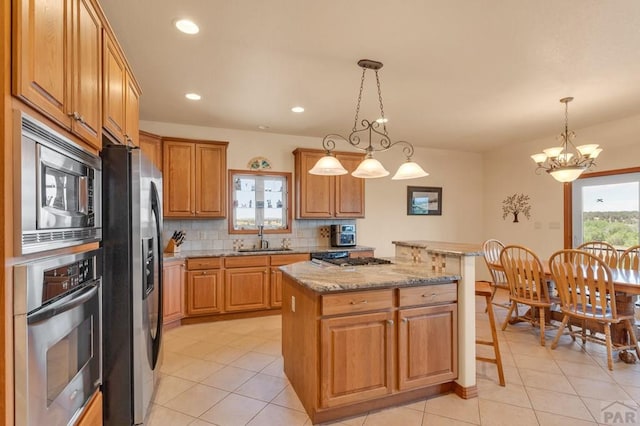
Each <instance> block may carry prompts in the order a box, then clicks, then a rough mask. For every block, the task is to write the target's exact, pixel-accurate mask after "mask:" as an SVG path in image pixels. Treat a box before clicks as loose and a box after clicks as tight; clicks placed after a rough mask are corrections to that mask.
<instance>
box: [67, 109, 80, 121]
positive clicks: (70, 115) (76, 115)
mask: <svg viewBox="0 0 640 426" xmlns="http://www.w3.org/2000/svg"><path fill="white" fill-rule="evenodd" d="M67 115H68V116H69V117H71V118H73V119H74V120H76V121H80V114H78V112H77V111H73V112H70V113H68V114H67Z"/></svg>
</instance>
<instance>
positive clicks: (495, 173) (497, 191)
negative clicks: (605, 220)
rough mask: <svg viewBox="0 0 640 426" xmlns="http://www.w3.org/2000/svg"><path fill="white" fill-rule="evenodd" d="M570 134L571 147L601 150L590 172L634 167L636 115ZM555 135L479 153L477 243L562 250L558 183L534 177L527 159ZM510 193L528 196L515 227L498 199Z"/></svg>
mask: <svg viewBox="0 0 640 426" xmlns="http://www.w3.org/2000/svg"><path fill="white" fill-rule="evenodd" d="M573 130H574V131H575V132H576V134H577V136H576V139H575V142H576V144H577V145H581V144H586V143H598V144H600V146H601V147H602V148H603V149H604V151H603V152H602V154H600V156H599V157H598V161H597V167H595V168H594V169H592V171H604V170H613V169H622V168H627V167H638V166H640V116H634V117H629V118H626V119H623V120H616V121H611V122H607V123H603V124H600V125H597V126H592V127H587V128H582V129H573ZM555 137H556V135H549V137H547V138H543V139H539V140H535V141H529V142H523V141H514V142H513V144H511V145H509V146H506V147H502V148H500V149H496V150H494V151H492V152H487V153H485V155H484V170H485V174H484V183H485V190H484V222H483V228H484V232H483V239H487V238H498V239H499V240H501V241H503V242H505V243H512V244H521V245H525V246H527V247H530V248H531V249H533V250H534V251H536V252H537V253H538V255H539V256H540V257H541V258H547V257H549V256H550V255H551V254H552V253H553V252H554V251H555V250H559V249H561V248H563V241H564V238H563V235H564V229H563V217H564V216H563V215H564V213H563V184H561V183H559V182H556V181H555V180H554V179H553V178H552V177H551V176H549V175H548V174H547V173H545V172H542V173H541V174H540V175H536V174H535V172H534V171H535V167H536V165H535V163H534V162H533V160H531V158H530V157H529V156H530V155H531V154H535V153H538V152H542V149H543V148H548V147H551V146H555V145H558V143H557V141H556V138H555ZM516 192H517V193H524V194H526V195H529V196H530V197H531V206H532V209H531V219H530V220H527V219H526V218H524V217H520V218H519V220H520V222H519V223H513V222H512V219H511V218H510V217H507V219H506V220H503V219H502V200H504V199H505V198H506V197H507V196H508V195H511V194H513V193H516Z"/></svg>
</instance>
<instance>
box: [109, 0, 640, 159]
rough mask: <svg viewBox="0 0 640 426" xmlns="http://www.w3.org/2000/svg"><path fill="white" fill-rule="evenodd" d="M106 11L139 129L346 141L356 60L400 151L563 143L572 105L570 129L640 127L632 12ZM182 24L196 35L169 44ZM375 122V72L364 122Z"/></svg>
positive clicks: (542, 2)
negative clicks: (157, 124) (188, 127)
mask: <svg viewBox="0 0 640 426" xmlns="http://www.w3.org/2000/svg"><path fill="white" fill-rule="evenodd" d="M101 3H102V6H103V8H104V10H105V13H106V15H107V17H108V19H109V21H110V23H111V25H112V27H113V29H114V31H115V32H116V34H117V37H118V39H119V41H120V43H121V45H122V46H123V49H124V50H125V53H126V55H127V58H128V60H129V62H130V64H131V66H132V68H133V71H134V73H135V75H136V77H137V79H138V81H139V82H140V84H141V86H142V90H143V96H142V98H141V109H140V116H141V119H142V120H149V121H164V122H175V123H184V124H193V125H201V126H210V127H222V128H231V129H244V130H258V126H259V125H265V126H269V129H268V130H265V131H267V132H273V133H284V134H294V135H305V136H318V137H322V136H324V135H325V134H327V133H341V134H343V135H347V134H348V133H349V131H350V129H351V127H352V125H353V117H354V114H355V103H356V98H357V92H358V88H359V84H360V74H361V69H360V68H359V67H358V66H357V65H356V62H357V60H358V59H361V58H368V59H374V60H378V61H381V62H383V63H384V68H382V70H381V71H380V78H381V84H382V96H383V100H384V109H385V115H386V116H387V117H388V118H389V123H388V125H387V128H388V131H389V134H390V136H391V139H392V140H398V139H404V140H408V141H410V142H412V143H413V144H414V145H417V146H426V147H431V148H443V149H455V150H468V151H483V150H487V149H490V148H492V147H496V146H500V145H504V144H508V143H514V142H523V141H527V140H532V139H535V138H539V137H546V136H549V135H554V134H556V133H560V131H561V130H562V128H563V120H564V110H563V105H562V104H560V103H559V102H558V100H559V99H560V98H562V97H565V96H574V97H575V100H574V101H573V102H572V103H571V104H570V106H569V127H570V129H575V128H580V127H586V126H589V125H593V124H597V123H600V122H604V121H609V120H612V119H617V118H622V117H628V116H631V115H635V114H640V1H638V0H609V1H602V0H482V1H477V0H399V1H389V0H384V1H383V0H323V1H317V0H254V1H248V0H181V1H176V0H102V1H101ZM185 17H187V18H191V19H193V20H194V21H196V22H197V24H198V25H199V26H200V29H201V31H200V33H199V34H197V35H193V36H189V35H185V34H182V33H179V32H178V31H177V30H176V29H175V28H174V26H173V22H174V21H175V20H176V19H179V18H185ZM187 92H197V93H200V94H201V95H202V96H203V98H202V100H201V101H198V102H193V101H187V100H186V99H185V98H184V94H185V93H187ZM294 105H302V106H304V107H305V108H306V111H305V112H304V113H303V114H295V113H292V112H291V111H290V108H291V107H292V106H294ZM377 108H378V105H377V94H376V88H375V79H374V74H373V73H372V72H368V73H367V80H366V82H365V92H364V95H363V106H362V109H361V117H362V118H368V119H375V118H378V116H379V112H378V110H377ZM578 136H579V135H578ZM553 141H554V139H553V137H551V138H550V144H553Z"/></svg>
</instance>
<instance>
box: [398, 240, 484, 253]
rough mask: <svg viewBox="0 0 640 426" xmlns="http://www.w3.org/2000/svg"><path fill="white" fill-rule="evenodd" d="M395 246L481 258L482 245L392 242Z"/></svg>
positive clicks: (424, 241)
mask: <svg viewBox="0 0 640 426" xmlns="http://www.w3.org/2000/svg"><path fill="white" fill-rule="evenodd" d="M392 243H393V244H395V245H396V246H402V247H416V248H421V249H426V250H428V251H431V252H435V253H443V254H450V255H457V256H482V255H483V251H482V245H481V244H473V243H452V242H446V241H428V240H413V241H392Z"/></svg>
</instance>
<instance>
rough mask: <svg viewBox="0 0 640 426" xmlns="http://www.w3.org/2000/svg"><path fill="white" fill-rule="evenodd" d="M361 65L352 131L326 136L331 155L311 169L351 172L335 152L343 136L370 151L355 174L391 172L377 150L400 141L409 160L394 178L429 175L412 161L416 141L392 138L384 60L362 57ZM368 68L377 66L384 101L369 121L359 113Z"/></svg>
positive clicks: (367, 175)
mask: <svg viewBox="0 0 640 426" xmlns="http://www.w3.org/2000/svg"><path fill="white" fill-rule="evenodd" d="M358 66H359V67H360V68H362V77H361V79H360V92H359V93H358V103H357V105H356V116H355V119H354V121H353V128H352V129H351V134H349V137H348V138H346V137H344V136H341V135H338V134H333V133H332V134H329V135H326V136H325V137H324V138H323V139H322V147H323V148H324V149H325V151H326V152H327V156H325V157H322V158H321V159H320V160H319V161H318V162H317V163H316V165H315V166H313V168H312V169H311V170H309V173H311V174H314V175H327V176H336V175H342V174H345V173H347V171H346V170H345V169H344V167H342V165H341V164H340V162H339V161H338V159H336V158H335V157H332V156H331V152H333V150H334V148H335V147H336V141H337V140H341V141H345V142H347V143H349V144H350V145H351V146H352V147H354V148H355V149H358V150H360V151H364V152H365V153H366V156H365V159H364V161H362V163H360V165H359V166H358V168H357V169H356V170H355V171H354V172H353V173H351V175H352V176H354V177H358V178H365V179H368V178H379V177H384V176H388V175H389V172H388V171H387V170H386V169H385V168H384V167H383V166H382V164H381V163H380V162H379V161H378V160H376V159H375V158H373V156H372V154H373V153H374V152H384V151H387V150H389V149H391V148H392V147H394V146H396V145H398V146H401V147H402V151H403V152H404V155H405V158H406V159H407V162H406V163H404V164H403V165H402V166H400V168H399V169H398V171H397V172H396V174H395V175H394V176H393V179H396V180H398V179H414V178H419V177H424V176H428V175H429V174H428V173H427V172H425V171H424V170H423V169H422V167H420V166H419V165H418V164H416V163H414V162H413V161H411V157H412V156H413V145H411V144H410V143H409V142H407V141H395V142H392V141H391V138H390V137H389V134H388V133H387V122H388V120H387V119H386V118H385V116H384V106H383V105H382V89H381V88H380V78H379V77H378V70H380V68H382V62H378V61H372V60H370V59H360V60H359V61H358ZM367 70H373V72H374V73H375V75H376V85H377V87H378V102H379V104H380V117H379V118H376V119H375V120H372V121H369V120H366V119H362V120H360V119H359V118H358V114H359V112H360V101H361V100H362V91H363V87H364V79H365V75H366V72H367Z"/></svg>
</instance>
